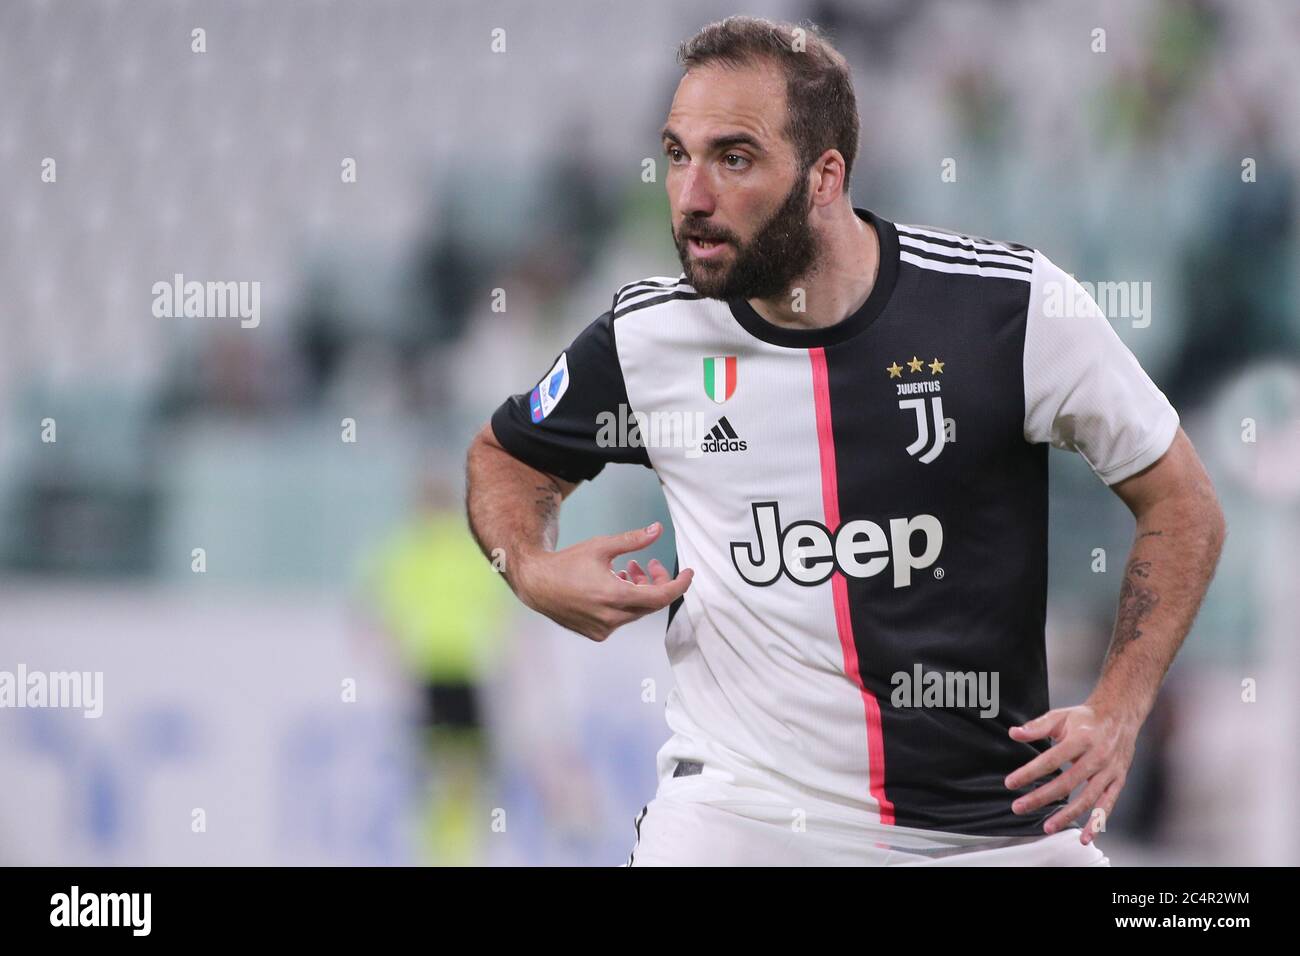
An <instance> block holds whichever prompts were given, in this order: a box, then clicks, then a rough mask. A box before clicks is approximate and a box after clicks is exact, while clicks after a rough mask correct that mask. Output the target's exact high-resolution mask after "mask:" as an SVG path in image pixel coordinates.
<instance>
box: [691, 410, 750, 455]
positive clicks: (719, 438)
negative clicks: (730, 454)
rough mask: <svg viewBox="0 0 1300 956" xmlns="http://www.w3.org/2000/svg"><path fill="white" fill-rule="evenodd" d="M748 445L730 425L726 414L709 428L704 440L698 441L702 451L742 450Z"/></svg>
mask: <svg viewBox="0 0 1300 956" xmlns="http://www.w3.org/2000/svg"><path fill="white" fill-rule="evenodd" d="M748 447H749V444H748V443H747V442H746V441H745V440H744V439H743V438H741V437H740V436H739V435H737V434H736V430H735V429H734V428H732V427H731V422H729V421H727V416H726V415H723V416H722V417H721V418H719V419H718V423H717V424H716V425H714V426H713V427H712V428H710V429H709V434H708V435H707V436H705V439H704V441H702V442H700V451H703V452H720V451H744V450H745V449H746V448H748Z"/></svg>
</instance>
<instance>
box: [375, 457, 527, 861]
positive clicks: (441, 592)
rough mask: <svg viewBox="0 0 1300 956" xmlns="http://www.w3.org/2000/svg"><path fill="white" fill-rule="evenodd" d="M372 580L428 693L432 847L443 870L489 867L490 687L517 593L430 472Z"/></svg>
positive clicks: (408, 663)
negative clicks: (508, 601) (510, 598)
mask: <svg viewBox="0 0 1300 956" xmlns="http://www.w3.org/2000/svg"><path fill="white" fill-rule="evenodd" d="M363 577H364V581H365V588H366V591H367V593H368V594H369V602H370V604H371V607H372V608H373V614H374V616H375V618H376V620H377V622H378V624H379V626H380V628H381V630H382V631H383V632H384V634H385V635H386V636H387V637H389V638H390V639H391V640H392V642H393V645H394V647H395V649H396V651H397V654H398V657H399V659H400V661H401V664H402V666H403V668H404V669H405V671H406V672H407V673H408V674H409V675H410V677H411V678H412V679H413V680H414V681H416V682H417V683H418V684H419V686H420V690H421V699H422V705H423V706H422V713H421V720H420V725H421V727H422V728H423V730H424V736H425V740H426V744H427V754H428V761H429V767H428V769H429V772H430V775H431V776H430V789H429V806H428V815H427V818H426V828H425V838H426V841H427V842H426V851H427V852H428V854H429V858H430V860H431V861H432V862H434V863H437V864H440V865H473V864H476V863H480V862H481V857H482V852H483V850H482V837H483V834H484V832H485V829H484V825H483V824H484V820H483V807H484V806H485V805H487V804H488V797H489V795H490V791H491V775H490V749H489V744H488V739H487V736H486V734H485V726H484V699H483V697H484V695H483V684H484V682H485V681H486V680H487V679H488V677H489V672H490V670H491V669H492V668H493V667H494V665H495V663H496V661H497V660H498V657H499V654H498V652H499V646H500V640H501V637H502V633H501V630H502V625H503V622H504V620H505V614H504V613H503V612H504V611H506V610H507V609H508V608H507V607H506V605H505V603H504V599H505V597H506V596H507V595H508V591H506V590H505V587H504V585H503V584H502V582H501V578H500V574H499V573H497V571H495V570H494V569H493V568H492V567H491V566H487V565H484V563H483V560H482V557H481V556H480V555H479V553H478V548H477V546H476V545H475V543H474V539H473V538H472V537H471V536H470V534H469V532H468V531H467V530H466V528H465V520H464V515H463V513H462V511H461V507H460V501H459V497H458V495H457V493H456V489H455V488H454V486H453V484H452V483H451V482H450V481H449V480H447V479H446V478H445V477H443V476H442V475H440V474H437V473H435V472H432V471H431V472H427V473H426V474H425V475H423V476H422V478H421V482H420V489H419V497H418V500H417V503H416V509H415V512H414V514H413V515H412V516H411V520H410V522H409V523H408V524H406V525H405V526H403V527H401V528H399V529H398V530H397V531H395V532H394V533H393V534H392V535H391V536H390V537H389V538H388V539H387V540H385V541H384V542H382V543H381V544H380V545H379V547H378V548H376V550H375V551H374V553H373V554H372V555H371V556H370V557H369V559H368V561H367V562H366V567H365V570H364V573H363Z"/></svg>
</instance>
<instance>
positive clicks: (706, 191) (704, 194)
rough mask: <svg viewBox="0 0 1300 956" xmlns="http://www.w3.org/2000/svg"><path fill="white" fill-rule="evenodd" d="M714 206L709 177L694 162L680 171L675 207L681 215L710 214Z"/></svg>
mask: <svg viewBox="0 0 1300 956" xmlns="http://www.w3.org/2000/svg"><path fill="white" fill-rule="evenodd" d="M714 206H715V201H714V195H713V187H712V185H711V184H710V183H709V177H708V176H707V175H705V173H704V172H703V171H702V170H701V169H700V168H699V167H698V166H696V165H695V164H694V163H691V164H689V165H688V166H687V167H686V169H685V170H683V172H682V178H681V180H680V181H679V186H678V191H677V209H678V212H680V213H681V214H682V215H683V216H711V215H713V209H714Z"/></svg>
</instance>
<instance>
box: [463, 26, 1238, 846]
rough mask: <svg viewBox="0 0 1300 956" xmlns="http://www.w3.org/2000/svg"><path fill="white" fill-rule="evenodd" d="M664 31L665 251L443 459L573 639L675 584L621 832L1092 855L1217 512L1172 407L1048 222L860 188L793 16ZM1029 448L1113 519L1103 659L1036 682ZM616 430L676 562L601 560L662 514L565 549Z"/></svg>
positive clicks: (1042, 524)
mask: <svg viewBox="0 0 1300 956" xmlns="http://www.w3.org/2000/svg"><path fill="white" fill-rule="evenodd" d="M679 58H680V60H681V62H682V64H683V66H684V75H683V77H682V79H681V82H680V84H679V85H678V87H677V91H676V95H675V96H674V99H673V102H672V107H671V110H670V112H669V114H668V118H667V123H666V124H665V126H664V128H663V131H662V137H663V150H664V154H665V157H666V162H667V170H668V172H667V177H666V185H667V193H668V202H669V207H670V211H671V221H672V228H673V236H674V239H675V240H676V244H677V250H678V254H679V256H680V258H681V263H682V268H683V270H684V271H683V272H682V274H681V275H680V276H677V277H653V278H648V279H643V280H640V281H637V282H630V283H628V284H627V285H625V286H623V287H622V288H621V289H619V290H618V291H617V293H616V294H615V295H614V297H613V300H612V301H611V303H610V307H609V309H608V310H607V311H606V312H605V313H604V314H603V315H601V316H600V317H599V318H597V319H596V320H595V321H594V322H592V323H591V325H589V326H588V327H587V328H586V329H585V330H584V331H583V332H582V333H581V334H579V335H578V337H577V338H576V339H575V340H574V341H573V342H572V343H571V344H570V345H569V347H568V348H567V349H565V350H564V351H563V352H562V353H560V355H559V356H558V358H557V359H556V361H555V363H554V365H553V367H552V368H551V369H550V370H549V371H548V372H547V373H546V375H545V376H544V377H543V378H542V380H541V381H540V382H538V384H537V386H536V387H535V388H533V389H532V390H531V391H529V392H523V393H521V394H519V395H515V396H513V397H511V398H509V399H508V400H506V401H505V402H504V404H502V405H501V407H500V408H499V409H497V411H496V412H495V413H494V415H493V416H492V419H491V421H490V423H488V425H487V426H485V427H484V428H483V430H482V431H481V432H480V434H479V435H478V436H477V437H476V438H475V440H474V442H473V445H472V447H471V448H470V452H469V457H468V463H467V472H468V482H469V486H468V493H467V507H468V511H469V518H470V523H471V527H472V528H473V531H474V533H475V536H476V537H477V539H478V541H479V544H480V546H481V547H482V548H483V549H484V550H485V551H486V552H488V553H491V552H492V551H493V550H494V549H497V548H500V549H503V550H504V554H505V556H506V557H505V574H506V578H507V580H508V581H509V584H510V586H511V587H512V588H513V590H514V592H515V593H516V595H517V596H518V597H519V599H520V600H521V601H523V602H524V603H525V604H526V605H527V606H528V607H530V608H532V609H534V610H536V611H538V612H540V613H542V614H544V615H546V616H547V617H549V618H551V619H552V620H554V621H556V622H557V623H559V624H561V625H563V626H564V627H566V628H569V629H571V630H573V631H576V632H577V633H579V634H581V635H584V636H586V637H587V638H589V639H591V640H594V641H603V640H605V639H606V638H608V637H609V636H610V634H611V633H612V632H613V631H614V630H616V629H617V628H618V627H619V626H621V625H623V624H625V623H627V622H629V621H632V620H635V619H637V618H639V617H641V616H643V615H645V614H649V613H651V612H653V611H656V610H659V609H661V608H664V607H667V608H668V625H667V637H666V644H667V651H668V657H669V660H670V663H671V665H672V671H673V678H674V683H675V687H674V689H673V690H672V692H671V694H670V695H669V697H668V700H667V705H666V718H667V722H668V726H669V728H670V730H671V732H672V735H671V737H670V739H669V740H668V741H667V743H666V744H665V745H664V746H663V748H662V749H661V750H660V752H659V754H658V759H657V770H658V774H659V785H658V789H657V792H656V794H655V796H654V799H653V800H651V801H650V802H649V804H648V805H647V806H646V807H644V808H642V810H641V812H640V813H639V814H637V816H636V841H635V844H634V847H633V852H632V854H631V856H630V859H629V862H630V863H632V864H633V865H642V864H831V865H838V864H871V865H875V864H890V865H892V864H941V865H951V864H955V865H962V864H1032V865H1105V864H1106V863H1107V862H1108V860H1107V858H1106V857H1105V856H1104V855H1103V854H1102V852H1101V850H1100V849H1099V848H1098V847H1097V846H1096V844H1095V843H1094V842H1093V838H1094V835H1095V833H1096V832H1097V831H1098V830H1099V829H1101V827H1102V824H1103V823H1104V819H1105V816H1106V815H1107V814H1109V813H1110V812H1111V811H1112V809H1113V808H1114V806H1115V802H1116V800H1117V798H1118V796H1119V794H1120V790H1121V788H1122V787H1123V785H1124V779H1125V774H1126V772H1127V770H1128V767H1129V764H1130V762H1131V760H1132V758H1133V752H1134V742H1135V740H1136V738H1137V735H1138V730H1139V728H1140V727H1141V725H1142V722H1143V720H1144V719H1145V717H1146V715H1147V713H1148V711H1149V710H1150V708H1151V706H1152V703H1153V701H1154V698H1155V695H1156V693H1157V690H1158V688H1159V685H1160V682H1161V680H1162V678H1163V676H1164V673H1165V671H1166V669H1167V668H1168V666H1169V664H1170V662H1171V660H1172V658H1173V656H1174V654H1175V653H1176V651H1177V649H1178V647H1179V645H1180V643H1181V642H1182V640H1183V638H1184V636H1185V635H1186V633H1187V631H1188V629H1189V627H1190V626H1191V622H1192V619H1193V617H1194V615H1195V613H1196V610H1197V608H1198V607H1199V604H1200V601H1201V598H1202V596H1203V594H1204V592H1205V589H1206V587H1207V585H1208V582H1209V580H1210V578H1211V576H1212V574H1213V570H1214V566H1215V563H1216V561H1217V559H1218V554H1219V551H1220V548H1221V546H1222V541H1223V538H1224V535H1225V524H1224V520H1223V516H1222V512H1221V510H1220V508H1219V505H1218V501H1217V499H1216V496H1215V493H1214V490H1213V488H1212V486H1211V483H1210V481H1209V478H1208V476H1207V475H1206V473H1205V470H1204V469H1203V467H1202V466H1201V463H1200V461H1199V459H1198V458H1197V456H1196V453H1195V451H1194V450H1193V448H1192V445H1191V444H1190V442H1189V441H1188V439H1187V437H1186V435H1185V434H1184V433H1183V431H1182V429H1181V428H1180V425H1179V418H1178V415H1177V413H1176V412H1175V410H1174V409H1173V408H1172V407H1171V406H1170V404H1169V402H1168V401H1167V400H1166V398H1165V396H1164V394H1163V393H1162V392H1161V391H1160V390H1159V389H1158V388H1157V387H1156V386H1155V385H1154V384H1153V383H1152V382H1151V380H1150V379H1149V378H1148V377H1147V375H1146V374H1145V373H1144V371H1143V370H1142V368H1141V367H1140V366H1139V365H1138V363H1137V361H1136V360H1135V359H1134V357H1133V355H1132V353H1131V352H1130V351H1129V350H1128V349H1127V348H1126V347H1125V346H1124V345H1123V343H1122V342H1121V341H1120V339H1119V338H1118V336H1117V335H1116V334H1115V332H1114V330H1113V329H1112V328H1111V327H1110V325H1109V323H1108V322H1107V320H1106V318H1105V316H1104V315H1103V314H1102V313H1101V311H1100V310H1099V309H1098V308H1097V306H1096V304H1095V302H1093V300H1092V299H1091V298H1090V297H1089V296H1088V295H1087V293H1086V292H1085V291H1084V290H1083V288H1082V287H1081V286H1080V285H1079V284H1078V283H1076V282H1075V281H1074V280H1073V279H1072V278H1071V277H1070V276H1069V275H1067V274H1066V273H1065V272H1063V271H1062V270H1061V269H1060V268H1058V267H1057V266H1056V265H1055V264H1053V263H1052V261H1051V260H1049V259H1048V258H1047V256H1045V255H1044V254H1043V253H1042V252H1040V251H1037V250H1035V249H1030V248H1027V247H1025V246H1022V245H1018V244H1014V243H1009V242H995V241H991V240H988V239H983V238H977V237H973V236H968V235H963V234H960V233H954V232H949V231H946V230H941V229H935V228H931V227H928V226H916V225H903V224H898V223H894V222H891V221H889V220H887V219H885V218H883V217H882V216H880V215H878V214H877V213H874V212H872V211H869V210H867V209H863V208H856V207H855V206H854V205H853V204H852V202H851V200H850V197H849V193H848V188H849V182H850V175H851V172H852V168H853V161H854V158H855V156H856V154H857V149H858V114H857V106H856V102H855V99H854V92H853V87H852V82H851V78H850V75H849V70H848V67H847V65H846V63H845V61H844V59H843V57H842V56H841V55H840V54H839V53H838V52H837V51H835V50H834V49H833V48H832V47H831V46H830V45H829V44H828V43H827V42H826V41H825V39H824V38H823V37H821V36H820V35H819V34H818V33H817V31H816V30H815V29H808V28H805V29H804V30H803V31H802V32H797V31H796V28H795V27H793V26H791V25H788V24H776V23H771V22H768V21H765V20H758V19H753V18H744V17H735V18H730V19H727V20H724V21H722V22H720V23H715V24H713V25H710V26H708V27H706V28H705V29H704V30H702V31H701V32H700V33H699V34H698V35H696V36H695V37H693V38H692V39H690V40H688V41H686V42H685V43H684V44H683V45H682V47H681V48H680V50H679ZM1049 445H1054V446H1056V447H1058V448H1063V449H1069V450H1072V451H1076V452H1078V453H1079V454H1080V455H1082V456H1084V459H1085V460H1086V461H1087V463H1088V464H1089V466H1090V467H1091V468H1092V470H1093V471H1094V472H1095V473H1096V475H1097V476H1098V478H1099V479H1100V480H1101V481H1103V482H1104V483H1106V484H1107V485H1108V486H1109V487H1110V488H1112V489H1113V490H1114V491H1115V493H1116V494H1117V495H1118V496H1119V497H1120V499H1121V500H1122V501H1123V502H1124V503H1125V504H1126V505H1127V506H1128V507H1129V509H1130V510H1131V511H1132V512H1133V514H1134V516H1135V518H1136V525H1137V527H1136V535H1135V539H1134V543H1133V547H1132V551H1131V554H1130V556H1129V560H1128V562H1127V567H1126V568H1125V571H1124V579H1123V583H1122V586H1121V590H1120V596H1119V608H1118V613H1117V616H1116V622H1115V629H1114V635H1113V638H1112V642H1111V646H1110V650H1109V652H1108V654H1107V657H1106V660H1105V664H1104V666H1103V669H1102V673H1101V675H1100V678H1099V680H1098V682H1097V684H1096V686H1095V688H1094V690H1093V691H1092V693H1091V694H1090V695H1089V697H1088V699H1087V700H1086V701H1084V702H1083V703H1082V704H1079V705H1076V706H1069V707H1060V708H1055V709H1051V708H1049V704H1048V695H1047V662H1046V652H1045V638H1044V623H1045V618H1046V587H1047V504H1048V497H1047V496H1048V489H1047V473H1048V470H1047V453H1048V447H1049ZM609 462H625V463H638V464H641V465H643V466H646V467H649V468H653V469H654V470H655V472H656V473H657V475H658V478H659V480H660V482H661V484H662V486H663V490H664V494H665V497H666V499H667V503H668V507H669V511H670V514H671V516H672V520H673V526H674V529H675V531H676V543H677V557H678V564H679V566H680V570H678V569H676V568H675V569H674V571H673V573H671V574H670V573H669V572H668V570H667V569H666V568H664V567H663V566H662V565H660V564H659V563H658V562H656V561H651V562H649V564H648V565H647V566H646V567H644V568H643V567H641V566H640V564H639V563H638V562H636V561H635V560H632V561H629V562H628V563H627V564H626V566H625V567H624V568H622V569H615V567H614V564H613V562H614V560H615V559H616V558H618V557H619V556H620V555H623V554H626V553H630V552H633V551H636V550H638V549H641V548H644V547H646V546H647V545H649V544H650V543H652V542H653V541H654V540H655V539H656V538H657V536H658V535H659V534H660V533H661V528H660V526H659V525H658V524H653V525H651V526H650V527H648V528H645V529H639V530H633V531H627V532H625V533H623V534H617V535H612V536H608V537H600V538H596V539H593V540H588V541H584V542H581V543H579V544H575V545H573V546H572V547H568V548H564V549H562V550H556V549H555V545H556V532H557V527H556V525H557V516H558V513H559V510H560V505H561V502H562V501H563V500H564V499H565V498H566V497H567V496H568V495H569V493H570V492H571V491H572V490H573V489H574V487H575V486H576V484H577V483H578V482H581V481H589V480H591V479H593V478H595V477H596V475H597V474H599V472H600V471H601V470H602V468H603V467H604V466H605V465H606V464H607V463H609ZM1067 765H1068V767H1067ZM1083 814H1088V820H1087V824H1086V825H1085V826H1083V827H1079V826H1077V825H1075V821H1076V820H1077V818H1079V817H1080V816H1081V815H1083Z"/></svg>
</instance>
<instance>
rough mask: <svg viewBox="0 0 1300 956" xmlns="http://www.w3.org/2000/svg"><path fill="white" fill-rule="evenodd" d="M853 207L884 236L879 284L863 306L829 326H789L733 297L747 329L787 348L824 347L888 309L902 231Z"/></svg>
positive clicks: (735, 311) (734, 312) (733, 310)
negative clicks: (899, 232)
mask: <svg viewBox="0 0 1300 956" xmlns="http://www.w3.org/2000/svg"><path fill="white" fill-rule="evenodd" d="M853 211H854V212H855V213H857V214H858V218H860V219H862V220H864V221H866V222H868V223H870V224H871V225H872V226H873V227H874V228H875V230H876V236H877V238H878V239H879V240H880V270H879V272H878V273H877V275H876V284H875V285H874V286H872V288H871V294H870V295H868V296H867V301H866V302H864V303H862V307H861V308H860V309H858V310H857V311H856V312H854V313H853V314H852V315H849V316H847V317H846V318H844V319H841V320H840V321H839V322H836V323H835V324H834V325H828V326H826V327H825V328H820V329H787V328H784V327H782V326H779V325H773V324H772V323H771V322H769V321H767V319H765V318H763V317H762V316H761V315H759V314H758V313H757V312H755V311H754V307H753V306H751V305H750V304H749V303H748V302H747V301H745V300H744V299H729V300H728V301H727V306H728V307H729V308H730V309H731V314H732V315H733V316H735V317H736V321H737V322H739V323H740V324H741V326H742V327H744V329H745V331H746V332H748V333H749V334H750V335H752V336H754V337H755V338H757V339H762V340H763V341H764V342H768V343H770V344H772V345H780V346H783V347H785V348H796V349H811V348H824V347H825V346H828V345H835V344H837V343H839V342H844V341H847V340H848V339H850V338H852V337H853V336H855V335H857V334H858V333H859V332H861V331H862V330H863V329H865V328H866V327H867V326H868V325H870V324H871V323H872V322H874V321H875V320H876V317H877V316H878V315H880V313H881V312H883V311H884V310H885V305H886V303H888V302H889V297H890V296H891V295H892V294H893V292H894V284H895V283H896V282H897V281H898V233H897V231H895V229H894V224H893V223H892V222H890V221H888V220H887V219H881V218H880V217H879V216H877V215H875V214H873V213H872V212H871V211H869V210H867V209H858V208H856V207H855V208H854V210H853Z"/></svg>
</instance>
